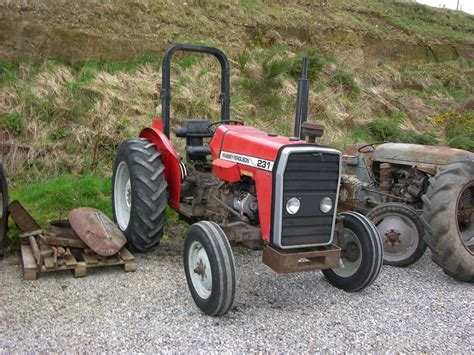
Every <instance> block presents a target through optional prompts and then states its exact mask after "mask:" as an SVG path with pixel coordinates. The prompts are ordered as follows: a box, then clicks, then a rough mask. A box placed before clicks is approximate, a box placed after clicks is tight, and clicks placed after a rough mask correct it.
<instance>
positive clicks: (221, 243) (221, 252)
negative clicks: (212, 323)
mask: <svg viewBox="0 0 474 355" xmlns="http://www.w3.org/2000/svg"><path fill="white" fill-rule="evenodd" d="M193 242H199V243H200V244H201V245H202V246H203V247H204V250H205V252H206V254H207V256H208V259H209V263H210V267H211V275H212V286H211V292H210V295H209V297H207V298H203V297H201V296H200V295H199V294H198V292H197V291H196V288H195V286H194V284H193V281H192V278H191V274H190V273H191V271H190V268H192V266H190V264H189V254H190V252H191V246H192V245H193ZM183 259H184V271H185V273H186V281H187V283H188V287H189V290H190V291H191V295H192V297H193V299H194V302H195V303H196V305H197V306H198V307H199V308H200V309H201V310H202V311H203V312H204V313H205V314H207V315H210V316H221V315H224V314H226V313H227V312H228V311H229V310H230V308H231V307H232V305H233V303H234V296H235V288H236V276H235V262H234V256H233V254H232V249H231V247H230V244H229V241H228V239H227V237H226V235H225V233H224V231H223V230H222V229H221V228H220V227H219V226H218V225H217V224H216V223H214V222H209V221H200V222H198V223H194V224H193V225H192V226H191V227H190V228H189V229H188V232H187V234H186V240H185V242H184V253H183ZM193 270H194V269H193Z"/></svg>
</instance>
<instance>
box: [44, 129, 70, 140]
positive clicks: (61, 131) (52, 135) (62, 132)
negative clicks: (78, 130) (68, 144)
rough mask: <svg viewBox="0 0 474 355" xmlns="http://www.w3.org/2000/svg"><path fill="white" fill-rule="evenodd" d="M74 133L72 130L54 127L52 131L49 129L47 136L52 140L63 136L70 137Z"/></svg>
mask: <svg viewBox="0 0 474 355" xmlns="http://www.w3.org/2000/svg"><path fill="white" fill-rule="evenodd" d="M73 134H74V132H72V131H71V130H67V129H56V130H54V131H49V134H48V135H49V138H51V139H52V140H56V141H57V140H61V139H63V138H67V137H70V136H72V135H73Z"/></svg>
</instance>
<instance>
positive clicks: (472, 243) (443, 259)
mask: <svg viewBox="0 0 474 355" xmlns="http://www.w3.org/2000/svg"><path fill="white" fill-rule="evenodd" d="M423 203H424V204H423V214H422V221H423V224H424V225H425V231H426V234H425V241H426V243H427V244H428V245H429V247H430V249H431V251H432V252H433V261H434V262H435V263H436V264H437V265H439V266H440V267H442V268H443V270H444V271H445V272H446V274H448V275H450V276H452V277H454V278H456V279H458V280H461V281H467V282H474V213H473V209H474V162H472V161H471V162H462V163H455V164H450V165H447V166H443V167H441V168H440V169H439V172H438V174H436V176H435V177H434V178H431V179H430V186H429V187H428V191H427V192H426V195H424V196H423Z"/></svg>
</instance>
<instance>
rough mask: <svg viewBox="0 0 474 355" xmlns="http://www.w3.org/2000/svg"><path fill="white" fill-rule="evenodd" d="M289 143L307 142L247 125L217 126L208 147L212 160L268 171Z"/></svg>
mask: <svg viewBox="0 0 474 355" xmlns="http://www.w3.org/2000/svg"><path fill="white" fill-rule="evenodd" d="M291 144H300V145H301V144H307V143H306V142H305V141H303V140H300V139H293V138H291V139H290V138H288V137H283V136H279V135H277V134H272V133H266V132H263V131H261V130H259V129H257V128H254V127H251V126H239V125H221V126H219V127H218V128H217V130H216V133H215V135H214V137H213V138H212V140H211V142H210V147H211V152H212V158H213V159H224V160H227V161H231V162H234V163H238V164H241V165H247V166H249V167H254V168H262V169H263V170H266V171H272V168H273V164H274V162H275V159H276V157H277V155H278V151H279V150H280V148H281V147H282V146H287V145H291Z"/></svg>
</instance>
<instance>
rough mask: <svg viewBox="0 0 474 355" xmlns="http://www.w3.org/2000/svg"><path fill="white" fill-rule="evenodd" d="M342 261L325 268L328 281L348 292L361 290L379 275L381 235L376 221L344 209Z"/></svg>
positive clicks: (381, 248) (381, 255)
mask: <svg viewBox="0 0 474 355" xmlns="http://www.w3.org/2000/svg"><path fill="white" fill-rule="evenodd" d="M340 215H341V216H343V217H344V221H343V236H342V238H340V245H339V247H341V249H342V250H341V261H340V264H339V266H338V267H335V268H332V269H326V270H323V274H324V276H325V277H326V280H328V282H329V283H330V284H331V285H333V286H335V287H337V288H340V289H343V290H345V291H348V292H356V291H360V290H362V289H364V288H366V287H367V286H370V285H371V284H372V282H374V280H375V279H376V278H377V276H378V275H379V272H380V269H381V268H382V263H383V247H382V239H381V237H380V235H379V233H378V231H377V229H376V228H375V226H374V224H373V223H372V222H371V221H370V220H369V219H367V218H366V217H364V216H363V215H361V214H360V213H357V212H343V213H341V214H340Z"/></svg>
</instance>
